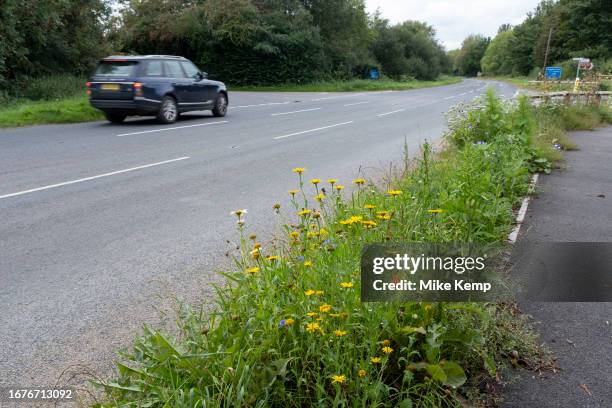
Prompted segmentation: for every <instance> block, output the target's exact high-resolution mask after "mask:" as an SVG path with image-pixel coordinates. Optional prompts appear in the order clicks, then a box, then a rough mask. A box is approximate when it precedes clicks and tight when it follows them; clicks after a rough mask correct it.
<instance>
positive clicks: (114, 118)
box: [104, 112, 127, 123]
mask: <svg viewBox="0 0 612 408" xmlns="http://www.w3.org/2000/svg"><path fill="white" fill-rule="evenodd" d="M104 116H106V119H107V120H108V121H109V122H111V123H121V122H123V121H124V120H125V118H126V117H127V115H123V114H121V113H110V112H104Z"/></svg>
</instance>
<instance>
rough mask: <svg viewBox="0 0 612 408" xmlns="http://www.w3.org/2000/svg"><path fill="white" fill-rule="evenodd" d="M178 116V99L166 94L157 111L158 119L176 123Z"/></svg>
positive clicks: (163, 121)
mask: <svg viewBox="0 0 612 408" xmlns="http://www.w3.org/2000/svg"><path fill="white" fill-rule="evenodd" d="M177 118H178V108H177V106H176V100H175V99H174V98H173V97H171V96H164V99H162V101H161V106H160V108H159V111H158V112H157V120H159V121H160V122H161V123H174V122H176V119H177Z"/></svg>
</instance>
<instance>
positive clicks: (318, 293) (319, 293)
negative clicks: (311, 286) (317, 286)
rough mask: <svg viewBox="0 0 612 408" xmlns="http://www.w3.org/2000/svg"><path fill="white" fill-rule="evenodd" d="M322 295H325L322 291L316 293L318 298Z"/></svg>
mask: <svg viewBox="0 0 612 408" xmlns="http://www.w3.org/2000/svg"><path fill="white" fill-rule="evenodd" d="M322 294H323V291H322V290H317V291H316V292H315V295H317V296H321V295H322Z"/></svg>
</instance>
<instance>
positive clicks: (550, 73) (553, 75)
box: [546, 67, 561, 79]
mask: <svg viewBox="0 0 612 408" xmlns="http://www.w3.org/2000/svg"><path fill="white" fill-rule="evenodd" d="M546 78H550V79H560V78H561V67H546Z"/></svg>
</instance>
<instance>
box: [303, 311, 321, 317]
mask: <svg viewBox="0 0 612 408" xmlns="http://www.w3.org/2000/svg"><path fill="white" fill-rule="evenodd" d="M318 315H319V314H318V313H317V312H308V313H306V316H308V317H317V316H318Z"/></svg>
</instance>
